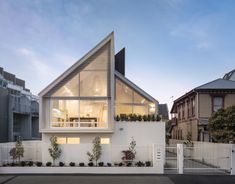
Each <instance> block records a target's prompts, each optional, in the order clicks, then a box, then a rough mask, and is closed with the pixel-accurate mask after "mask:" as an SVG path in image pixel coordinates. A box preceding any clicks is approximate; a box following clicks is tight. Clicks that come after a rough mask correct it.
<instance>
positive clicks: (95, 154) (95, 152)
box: [87, 137, 102, 166]
mask: <svg viewBox="0 0 235 184" xmlns="http://www.w3.org/2000/svg"><path fill="white" fill-rule="evenodd" d="M92 142H93V148H92V153H90V152H89V151H88V152H87V155H88V157H89V161H93V160H94V161H95V165H96V166H97V161H98V160H99V159H100V157H101V155H102V152H101V151H102V148H101V145H100V137H95V139H94V140H93V141H92Z"/></svg>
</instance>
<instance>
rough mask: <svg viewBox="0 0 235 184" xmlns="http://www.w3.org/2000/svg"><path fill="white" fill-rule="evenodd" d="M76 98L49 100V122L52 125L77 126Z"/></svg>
mask: <svg viewBox="0 0 235 184" xmlns="http://www.w3.org/2000/svg"><path fill="white" fill-rule="evenodd" d="M78 112H79V101H78V100H51V122H52V126H53V127H78V124H77V123H76V122H78V121H79V116H78Z"/></svg>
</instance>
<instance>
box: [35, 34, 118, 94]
mask: <svg viewBox="0 0 235 184" xmlns="http://www.w3.org/2000/svg"><path fill="white" fill-rule="evenodd" d="M110 40H114V31H112V32H111V33H110V34H109V35H108V36H106V37H105V38H104V39H103V40H101V41H100V42H99V43H98V44H96V46H94V47H93V48H92V49H91V50H89V51H88V52H87V53H86V54H85V55H84V56H82V57H81V58H80V59H79V60H77V61H76V62H75V63H74V64H73V65H72V66H70V67H69V68H68V69H67V70H65V71H64V72H63V73H62V74H61V75H59V76H58V77H57V78H56V79H55V80H53V81H52V82H51V83H50V84H49V85H47V87H45V88H44V89H43V90H42V91H40V92H39V93H38V95H39V96H43V95H45V94H46V93H48V92H49V91H50V90H51V89H53V88H54V87H55V86H56V85H57V84H58V83H59V82H60V81H62V80H63V79H65V78H66V77H67V76H68V75H69V74H70V73H71V72H73V71H74V70H75V69H76V68H77V67H79V66H80V65H81V64H82V63H84V62H85V61H86V59H88V58H89V57H90V56H91V55H92V54H94V53H95V52H96V51H97V50H99V49H100V48H101V47H102V46H104V45H105V44H106V43H108V42H109V41H110Z"/></svg>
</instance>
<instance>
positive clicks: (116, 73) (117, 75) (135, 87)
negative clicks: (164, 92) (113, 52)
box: [114, 71, 158, 103]
mask: <svg viewBox="0 0 235 184" xmlns="http://www.w3.org/2000/svg"><path fill="white" fill-rule="evenodd" d="M114 74H115V76H116V77H117V78H118V79H120V80H121V81H123V82H124V83H126V84H127V85H129V86H130V87H132V88H134V89H135V90H136V91H137V92H139V93H140V94H141V95H143V96H144V97H145V98H147V99H149V100H151V101H153V102H157V103H158V101H157V100H156V99H155V98H153V97H152V96H150V95H149V94H148V93H146V92H145V91H144V90H143V89H141V88H140V87H138V86H137V85H136V84H134V83H133V82H131V81H130V80H129V79H127V78H126V77H124V76H123V75H122V74H121V73H119V72H118V71H115V72H114Z"/></svg>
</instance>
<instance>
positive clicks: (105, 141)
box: [100, 138, 110, 144]
mask: <svg viewBox="0 0 235 184" xmlns="http://www.w3.org/2000/svg"><path fill="white" fill-rule="evenodd" d="M100 144H110V138H100Z"/></svg>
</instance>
